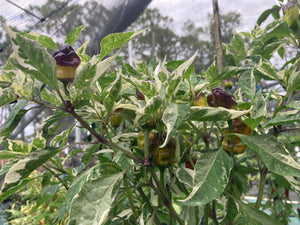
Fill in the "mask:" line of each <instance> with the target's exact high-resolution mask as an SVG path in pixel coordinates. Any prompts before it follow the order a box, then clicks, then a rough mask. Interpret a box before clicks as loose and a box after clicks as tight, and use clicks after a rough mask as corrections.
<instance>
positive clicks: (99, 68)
mask: <svg viewBox="0 0 300 225" xmlns="http://www.w3.org/2000/svg"><path fill="white" fill-rule="evenodd" d="M118 54H119V52H117V53H116V54H114V55H113V56H111V57H108V58H107V59H105V60H103V61H100V62H99V61H98V58H97V57H95V56H94V57H92V59H91V60H90V61H89V62H88V63H86V64H83V66H80V67H79V68H77V70H76V74H75V79H74V85H75V87H76V89H78V90H82V89H88V90H89V89H90V86H91V85H92V84H93V83H94V82H96V81H97V80H98V79H99V77H100V76H102V75H103V74H104V73H105V72H106V70H107V69H108V67H109V66H110V65H111V64H112V63H113V61H114V60H115V58H116V57H117V56H118Z"/></svg>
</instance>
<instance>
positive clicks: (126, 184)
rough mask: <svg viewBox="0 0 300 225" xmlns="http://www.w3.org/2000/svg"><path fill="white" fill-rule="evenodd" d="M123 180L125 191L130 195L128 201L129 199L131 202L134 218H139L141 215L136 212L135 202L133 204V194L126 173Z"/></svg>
mask: <svg viewBox="0 0 300 225" xmlns="http://www.w3.org/2000/svg"><path fill="white" fill-rule="evenodd" d="M123 182H124V187H125V191H126V194H127V197H128V201H129V204H130V208H131V210H132V213H133V216H134V218H135V219H136V220H137V218H138V217H139V215H138V213H137V212H136V210H135V207H134V204H133V200H132V196H131V193H130V190H129V188H128V182H127V176H126V174H125V175H124V177H123Z"/></svg>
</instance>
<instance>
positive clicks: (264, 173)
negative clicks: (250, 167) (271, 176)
mask: <svg viewBox="0 0 300 225" xmlns="http://www.w3.org/2000/svg"><path fill="white" fill-rule="evenodd" d="M267 174H268V168H266V167H262V169H260V181H259V190H258V195H257V199H256V203H255V208H256V209H259V207H260V204H261V201H262V199H263V193H264V188H265V182H266V177H267Z"/></svg>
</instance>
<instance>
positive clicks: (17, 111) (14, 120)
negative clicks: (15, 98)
mask: <svg viewBox="0 0 300 225" xmlns="http://www.w3.org/2000/svg"><path fill="white" fill-rule="evenodd" d="M27 102H28V101H26V100H22V101H19V102H17V104H16V105H15V106H14V108H13V110H12V111H11V112H10V114H9V116H8V117H7V119H6V120H5V122H4V123H3V124H2V125H1V126H0V136H3V137H9V135H10V134H11V133H12V132H13V131H14V129H15V128H16V127H17V126H18V124H19V122H20V120H21V119H22V117H23V116H24V115H25V113H26V112H27V110H25V109H23V107H24V106H25V105H26V104H27Z"/></svg>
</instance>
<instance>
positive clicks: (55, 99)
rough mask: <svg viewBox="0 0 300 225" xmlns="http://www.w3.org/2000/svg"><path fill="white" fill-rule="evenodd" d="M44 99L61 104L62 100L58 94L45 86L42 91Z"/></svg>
mask: <svg viewBox="0 0 300 225" xmlns="http://www.w3.org/2000/svg"><path fill="white" fill-rule="evenodd" d="M40 95H41V97H42V99H43V100H44V101H46V102H49V103H52V104H54V105H60V104H61V100H60V99H59V98H58V96H57V95H56V94H55V93H53V91H50V90H48V89H47V88H44V89H43V90H42V91H41V93H40Z"/></svg>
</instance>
